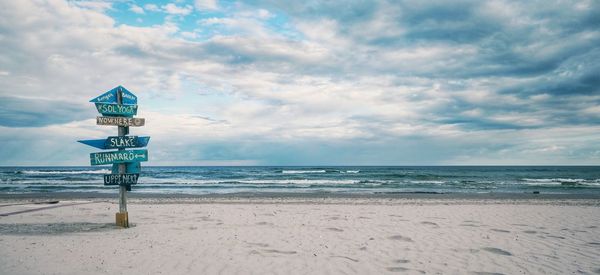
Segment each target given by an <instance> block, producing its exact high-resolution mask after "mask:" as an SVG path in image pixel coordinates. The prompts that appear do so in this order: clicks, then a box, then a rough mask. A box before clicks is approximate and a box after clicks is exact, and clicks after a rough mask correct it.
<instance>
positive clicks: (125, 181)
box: [104, 174, 140, 185]
mask: <svg viewBox="0 0 600 275" xmlns="http://www.w3.org/2000/svg"><path fill="white" fill-rule="evenodd" d="M139 177H140V174H116V175H115V174H112V175H104V185H132V184H137V181H138V178H139Z"/></svg>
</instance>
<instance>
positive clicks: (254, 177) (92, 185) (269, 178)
mask: <svg viewBox="0 0 600 275" xmlns="http://www.w3.org/2000/svg"><path fill="white" fill-rule="evenodd" d="M108 173H110V171H109V169H108V168H96V167H0V193H4V194H7V193H9V194H10V193H12V194H17V193H40V192H41V193H44V192H99V193H112V192H116V190H117V189H118V188H117V187H116V186H104V185H103V182H102V175H103V174H108ZM534 191H540V192H542V193H553V194H600V167H589V166H586V167H575V166H558V167H554V166H406V167H402V166H394V167H387V166H366V167H365V166H360V167H350V166H333V167H331V166H315V167H145V166H143V167H142V173H141V175H140V178H139V183H138V184H137V185H135V186H134V187H133V192H139V193H161V194H231V193H240V192H245V193H246V192H248V193H261V192H264V193H277V192H282V193H354V194H376V193H411V192H414V193H419V192H428V193H429V192H433V193H531V192H534Z"/></svg>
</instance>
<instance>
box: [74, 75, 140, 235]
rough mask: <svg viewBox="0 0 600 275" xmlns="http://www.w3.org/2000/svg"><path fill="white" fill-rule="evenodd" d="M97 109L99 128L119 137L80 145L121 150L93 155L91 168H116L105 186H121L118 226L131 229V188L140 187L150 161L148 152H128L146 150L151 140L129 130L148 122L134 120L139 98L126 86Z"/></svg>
mask: <svg viewBox="0 0 600 275" xmlns="http://www.w3.org/2000/svg"><path fill="white" fill-rule="evenodd" d="M90 102H93V103H94V104H95V105H96V109H97V110H98V112H99V113H100V114H102V115H103V116H99V117H96V124H97V125H110V126H118V136H110V137H108V138H106V139H91V140H80V141H79V142H81V143H83V144H86V145H89V146H92V147H96V148H98V149H102V150H106V149H117V151H109V152H99V153H91V154H90V163H91V165H106V164H112V174H108V175H104V185H118V186H119V212H118V213H117V214H116V222H117V225H118V226H121V227H129V216H128V213H127V196H126V194H127V191H131V185H134V184H137V182H138V179H139V176H140V171H141V165H140V162H142V161H148V150H145V149H136V150H125V149H126V148H142V147H146V145H148V141H150V137H138V136H127V135H128V134H129V127H140V126H144V124H145V123H146V120H145V119H143V118H133V116H134V115H137V109H138V106H137V96H135V95H134V94H133V93H131V92H130V91H128V90H127V89H125V88H124V87H122V86H118V87H116V88H114V89H112V90H110V91H108V92H106V93H104V94H102V95H100V96H98V97H96V98H94V99H92V100H90Z"/></svg>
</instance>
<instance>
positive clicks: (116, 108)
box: [96, 102, 138, 117]
mask: <svg viewBox="0 0 600 275" xmlns="http://www.w3.org/2000/svg"><path fill="white" fill-rule="evenodd" d="M137 108H138V106H137V105H125V104H111V103H98V102H96V109H97V110H98V112H99V113H101V114H103V115H121V116H128V117H132V116H134V115H137Z"/></svg>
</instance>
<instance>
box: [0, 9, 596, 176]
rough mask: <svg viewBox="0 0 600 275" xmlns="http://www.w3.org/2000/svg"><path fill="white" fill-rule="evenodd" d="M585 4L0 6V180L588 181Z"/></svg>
mask: <svg viewBox="0 0 600 275" xmlns="http://www.w3.org/2000/svg"><path fill="white" fill-rule="evenodd" d="M599 14H600V2H599V1H552V0H549V1H546V0H544V1H435V0H434V1H420V0H408V1H326V0H323V1H319V0H307V1H268V0H265V1H261V0H252V1H219V0H196V1H177V0H176V1H128V0H122V1H118V0H115V1H101V0H98V1H63V0H49V1H30V0H19V1H10V0H0V84H1V85H0V165H3V166H13V165H49V166H54V165H77V166H87V165H89V153H92V152H96V151H97V149H95V148H92V147H89V146H85V145H83V144H80V143H77V142H76V141H77V140H81V139H99V138H105V137H107V136H111V135H116V132H117V129H116V127H108V126H97V125H96V124H95V117H96V116H97V115H98V114H97V111H96V109H95V108H94V105H93V104H92V103H89V102H88V101H89V100H90V99H92V98H94V97H96V96H98V95H100V94H102V93H104V92H106V91H108V90H110V89H112V88H114V87H116V86H118V85H122V86H124V87H126V88H127V89H128V90H129V91H131V92H133V93H134V94H136V95H137V96H138V104H139V108H138V116H139V117H143V118H146V126H145V127H139V128H132V129H131V134H135V135H140V136H142V135H148V136H151V139H150V144H149V146H148V150H149V157H150V161H149V162H148V163H146V164H147V165H600V16H598V15H599Z"/></svg>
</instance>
